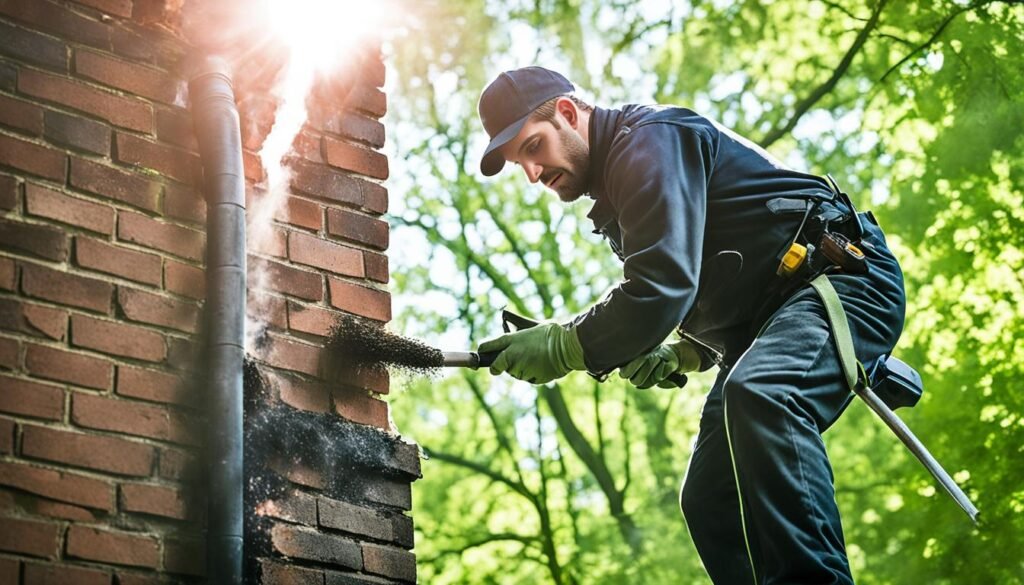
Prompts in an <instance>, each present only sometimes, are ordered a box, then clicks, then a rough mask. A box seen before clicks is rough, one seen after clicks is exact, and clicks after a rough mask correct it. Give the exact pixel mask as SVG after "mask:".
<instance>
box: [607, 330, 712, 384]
mask: <svg viewBox="0 0 1024 585" xmlns="http://www.w3.org/2000/svg"><path fill="white" fill-rule="evenodd" d="M699 367H700V355H699V354H698V353H697V350H696V349H695V348H694V347H693V345H692V344H691V343H690V342H688V341H679V342H676V343H663V344H661V345H659V346H658V347H656V348H654V349H653V350H651V351H650V352H648V353H646V354H644V355H642V356H640V357H638V358H636V359H635V360H633V361H631V362H629V363H628V364H626V365H624V366H622V367H621V368H619V377H620V378H628V379H629V381H630V382H631V383H632V384H633V385H634V386H636V387H637V388H640V389H646V388H650V387H652V386H658V387H660V388H678V387H679V385H678V384H677V383H676V382H675V381H673V380H670V379H669V376H671V375H672V374H684V373H686V372H693V371H695V370H696V369H697V368H699Z"/></svg>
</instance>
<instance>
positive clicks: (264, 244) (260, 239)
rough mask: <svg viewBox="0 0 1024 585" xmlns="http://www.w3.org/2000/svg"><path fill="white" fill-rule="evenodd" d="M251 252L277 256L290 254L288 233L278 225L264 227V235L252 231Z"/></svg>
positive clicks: (281, 256) (282, 256)
mask: <svg viewBox="0 0 1024 585" xmlns="http://www.w3.org/2000/svg"><path fill="white" fill-rule="evenodd" d="M249 238H250V240H249V244H248V245H249V250H248V251H249V253H250V254H253V253H255V254H266V255H267V256H274V257H275V258H285V257H287V256H288V233H287V232H286V231H285V230H284V229H281V228H280V227H277V226H270V228H269V229H266V228H264V231H263V235H258V234H254V233H250V235H249Z"/></svg>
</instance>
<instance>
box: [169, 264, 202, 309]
mask: <svg viewBox="0 0 1024 585" xmlns="http://www.w3.org/2000/svg"><path fill="white" fill-rule="evenodd" d="M164 282H165V286H166V287H167V290H169V291H170V292H172V293H176V294H179V295H182V296H186V297H190V298H193V299H197V300H202V299H204V298H206V272H204V271H203V270H202V269H201V268H196V267H195V266H191V265H189V264H183V263H181V262H178V261H177V260H171V259H170V258H168V259H167V262H166V264H165V265H164Z"/></svg>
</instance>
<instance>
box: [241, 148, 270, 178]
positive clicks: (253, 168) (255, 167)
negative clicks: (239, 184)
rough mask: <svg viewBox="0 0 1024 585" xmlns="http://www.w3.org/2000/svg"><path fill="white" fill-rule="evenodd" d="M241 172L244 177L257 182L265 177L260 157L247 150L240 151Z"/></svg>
mask: <svg viewBox="0 0 1024 585" xmlns="http://www.w3.org/2000/svg"><path fill="white" fill-rule="evenodd" d="M242 172H243V173H244V174H245V178H246V179H247V180H249V181H252V182H253V183H259V182H261V181H263V179H264V178H265V176H264V174H263V163H261V162H260V157H258V156H256V155H255V154H254V153H251V152H249V151H247V150H243V151H242Z"/></svg>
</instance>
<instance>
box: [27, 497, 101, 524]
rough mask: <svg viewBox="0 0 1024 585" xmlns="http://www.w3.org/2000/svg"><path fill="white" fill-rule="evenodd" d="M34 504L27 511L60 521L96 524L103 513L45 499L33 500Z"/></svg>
mask: <svg viewBox="0 0 1024 585" xmlns="http://www.w3.org/2000/svg"><path fill="white" fill-rule="evenodd" d="M32 500H33V502H32V504H31V506H29V508H26V511H30V512H31V513H32V514H36V515H39V516H45V517H47V518H56V519H58V520H74V521H76V522H96V521H97V520H99V518H100V514H102V513H103V512H97V511H95V510H89V509H88V508H82V507H80V506H72V505H71V504H62V503H60V502H55V501H53V500H47V499H45V498H32Z"/></svg>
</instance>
